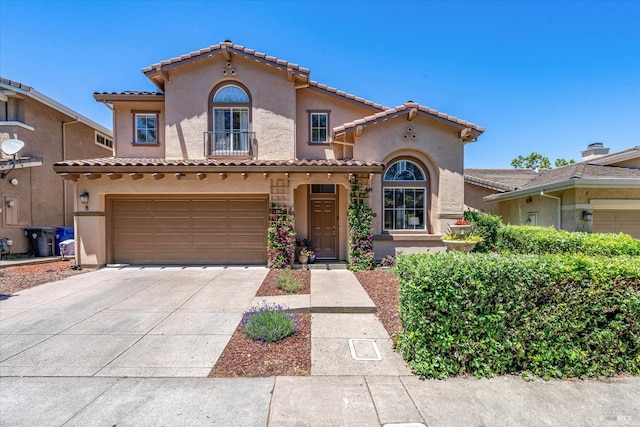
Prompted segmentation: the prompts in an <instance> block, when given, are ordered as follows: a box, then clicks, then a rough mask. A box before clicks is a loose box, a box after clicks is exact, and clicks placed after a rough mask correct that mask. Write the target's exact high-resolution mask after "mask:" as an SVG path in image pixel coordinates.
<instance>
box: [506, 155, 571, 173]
mask: <svg viewBox="0 0 640 427" xmlns="http://www.w3.org/2000/svg"><path fill="white" fill-rule="evenodd" d="M575 162H576V161H575V160H573V159H570V160H567V159H563V158H559V159H556V161H555V162H554V164H555V165H556V167H557V168H559V167H561V166H566V165H570V164H572V163H575ZM511 166H513V167H514V168H516V169H551V160H549V158H548V157H547V156H543V155H542V154H540V153H536V152H535V151H534V152H532V153H531V154H529V155H528V156H527V157H524V156H518V157H516V158H515V159H513V160H512V161H511Z"/></svg>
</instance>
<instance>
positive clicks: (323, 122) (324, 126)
mask: <svg viewBox="0 0 640 427" xmlns="http://www.w3.org/2000/svg"><path fill="white" fill-rule="evenodd" d="M309 142H312V143H320V144H322V143H327V142H329V112H328V111H309Z"/></svg>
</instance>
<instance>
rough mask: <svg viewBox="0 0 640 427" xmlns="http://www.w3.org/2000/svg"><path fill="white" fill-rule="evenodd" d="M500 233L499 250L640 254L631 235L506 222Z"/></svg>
mask: <svg viewBox="0 0 640 427" xmlns="http://www.w3.org/2000/svg"><path fill="white" fill-rule="evenodd" d="M497 234H498V235H497V242H496V246H495V247H496V250H497V251H498V252H510V253H521V254H544V253H576V252H580V253H584V254H588V255H640V240H637V239H634V238H633V237H631V236H629V235H628V234H602V233H581V232H573V233H570V232H568V231H564V230H556V229H555V228H553V227H531V226H524V225H505V226H502V227H500V228H499V229H498V233H497Z"/></svg>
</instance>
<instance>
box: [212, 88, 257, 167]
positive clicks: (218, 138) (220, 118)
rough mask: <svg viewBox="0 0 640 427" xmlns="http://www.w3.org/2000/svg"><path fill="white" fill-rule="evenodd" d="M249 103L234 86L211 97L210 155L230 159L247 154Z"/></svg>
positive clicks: (241, 90)
mask: <svg viewBox="0 0 640 427" xmlns="http://www.w3.org/2000/svg"><path fill="white" fill-rule="evenodd" d="M250 103H251V101H250V98H249V95H248V94H247V92H246V91H245V90H244V89H242V88H241V87H239V86H237V85H233V84H229V85H226V86H222V87H221V88H220V89H218V90H217V91H216V92H215V93H214V95H213V98H212V116H213V125H212V128H213V138H212V142H213V149H212V154H214V155H233V156H245V155H249V154H250V143H251V137H250V132H249V114H250V106H251V104H250Z"/></svg>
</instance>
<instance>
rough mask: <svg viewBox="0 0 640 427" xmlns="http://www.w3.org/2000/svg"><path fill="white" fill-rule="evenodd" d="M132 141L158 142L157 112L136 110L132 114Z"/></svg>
mask: <svg viewBox="0 0 640 427" xmlns="http://www.w3.org/2000/svg"><path fill="white" fill-rule="evenodd" d="M133 121H134V140H133V141H134V143H136V144H157V143H158V113H148V112H136V113H134V114H133Z"/></svg>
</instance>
